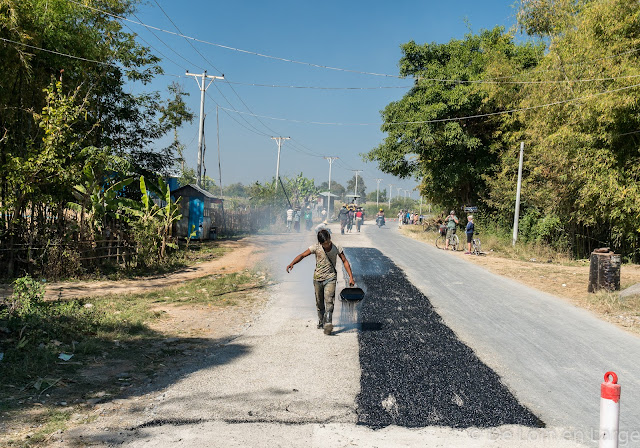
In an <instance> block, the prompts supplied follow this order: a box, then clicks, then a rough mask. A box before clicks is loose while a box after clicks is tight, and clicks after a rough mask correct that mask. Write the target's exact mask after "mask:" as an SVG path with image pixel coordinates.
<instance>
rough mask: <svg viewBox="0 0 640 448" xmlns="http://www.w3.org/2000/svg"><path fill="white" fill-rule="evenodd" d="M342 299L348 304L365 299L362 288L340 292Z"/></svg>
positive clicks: (346, 289)
mask: <svg viewBox="0 0 640 448" xmlns="http://www.w3.org/2000/svg"><path fill="white" fill-rule="evenodd" d="M340 298H341V299H342V300H346V301H347V302H359V301H361V300H362V299H364V291H363V290H362V288H344V289H343V290H342V291H340Z"/></svg>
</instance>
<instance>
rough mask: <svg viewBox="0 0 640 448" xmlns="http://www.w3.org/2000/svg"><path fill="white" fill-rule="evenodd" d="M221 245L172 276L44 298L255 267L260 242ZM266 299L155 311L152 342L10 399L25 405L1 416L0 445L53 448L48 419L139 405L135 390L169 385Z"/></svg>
mask: <svg viewBox="0 0 640 448" xmlns="http://www.w3.org/2000/svg"><path fill="white" fill-rule="evenodd" d="M221 246H224V247H225V248H226V249H227V250H228V251H227V252H226V253H225V254H224V255H222V256H221V257H219V258H217V259H215V260H212V261H207V262H203V263H200V264H197V265H195V266H192V267H189V268H185V269H182V270H180V271H178V272H175V273H171V274H167V275H159V276H154V277H148V278H143V279H137V280H125V281H97V282H60V283H55V284H50V285H48V287H47V296H48V297H49V298H58V297H61V298H74V297H96V296H103V295H108V294H125V293H139V292H149V291H151V290H154V289H156V290H157V289H160V288H165V287H167V286H172V285H177V284H179V283H182V282H184V281H186V280H191V279H195V278H199V277H204V276H208V275H213V274H229V273H234V272H239V271H243V270H246V269H251V268H254V267H255V266H256V264H259V263H261V259H262V254H263V253H264V250H263V247H262V246H261V245H260V243H259V240H258V239H253V238H245V239H242V240H239V241H227V242H221ZM267 300H268V292H267V290H265V289H257V290H251V291H250V292H245V293H240V294H237V297H236V299H234V303H235V304H234V305H227V306H213V305H211V306H208V305H203V304H180V303H176V304H162V305H158V306H157V307H156V308H154V311H158V312H160V313H162V314H163V315H162V317H161V318H160V319H156V320H154V321H152V322H150V323H149V324H148V325H149V326H150V327H151V329H152V330H155V331H157V332H158V333H159V335H160V337H159V338H156V339H153V340H146V341H141V342H135V341H131V342H129V343H121V342H119V341H113V343H114V345H113V349H110V350H109V351H108V352H105V353H103V355H102V356H97V357H94V358H92V359H90V360H84V362H83V363H82V364H81V363H77V364H80V365H82V367H80V368H79V369H78V370H77V371H76V372H75V373H71V372H69V373H67V374H65V376H64V378H65V379H64V382H65V384H62V383H61V384H59V385H58V386H56V387H54V388H52V389H50V390H48V391H47V392H46V394H45V395H42V394H38V393H37V392H35V393H34V392H27V391H25V392H24V393H22V392H18V390H16V395H15V397H16V398H15V399H17V400H20V401H21V402H24V405H21V407H20V409H18V410H16V411H14V412H11V414H5V415H4V418H5V421H4V422H2V423H1V424H0V428H2V430H1V431H0V446H40V447H45V446H51V444H53V445H54V446H60V445H59V443H60V440H61V439H62V438H63V434H64V433H63V432H62V431H57V430H55V429H53V432H51V431H49V430H46V429H44V428H46V427H47V425H48V424H50V421H51V417H50V415H51V413H52V412H68V413H71V419H70V420H68V421H67V422H66V423H65V424H64V426H66V428H70V427H72V426H76V425H79V424H82V423H84V422H87V421H91V420H93V419H95V418H96V417H97V416H104V415H107V414H109V413H113V412H115V410H116V409H117V408H119V407H124V406H130V405H131V406H136V405H139V404H140V401H139V400H140V399H141V398H142V397H141V396H140V392H138V391H139V390H140V388H143V387H144V385H145V384H157V385H159V387H160V385H162V384H165V383H168V382H170V381H171V380H172V378H173V377H174V376H175V375H176V374H177V373H176V372H179V371H180V370H181V369H184V368H187V369H188V368H189V366H190V365H191V364H194V363H197V360H198V359H202V358H203V357H204V355H206V354H208V353H210V351H211V350H215V349H216V348H217V347H220V346H222V345H224V344H226V343H228V342H229V341H231V340H233V339H234V338H235V337H236V336H237V335H239V334H241V333H242V331H243V330H244V328H246V326H247V325H250V322H251V321H252V320H253V319H255V316H256V315H257V314H258V313H259V312H260V311H261V310H262V309H263V307H264V306H265V304H266V303H267ZM72 363H73V362H71V363H69V364H72ZM87 383H89V384H90V386H89V388H87V386H86V385H85V384H87ZM80 384H83V386H81V385H80ZM72 385H73V386H72ZM22 406H24V407H22ZM1 420H2V418H0V421H1ZM43 430H44V434H43V433H42V431H43ZM43 436H44V440H42V439H43Z"/></svg>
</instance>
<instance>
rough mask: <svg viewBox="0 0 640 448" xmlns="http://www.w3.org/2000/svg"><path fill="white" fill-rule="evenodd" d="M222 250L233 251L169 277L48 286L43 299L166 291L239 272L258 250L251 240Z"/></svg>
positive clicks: (236, 243) (226, 243)
mask: <svg viewBox="0 0 640 448" xmlns="http://www.w3.org/2000/svg"><path fill="white" fill-rule="evenodd" d="M221 247H225V248H229V249H232V250H231V251H230V252H228V253H226V254H225V255H224V256H222V257H220V258H216V259H215V260H212V261H206V262H203V263H200V264H197V265H195V266H189V267H186V268H183V269H180V270H179V271H176V272H173V273H170V274H162V275H156V276H152V277H146V278H140V279H133V280H117V281H95V282H84V281H81V282H57V283H51V284H49V285H47V288H46V297H47V298H50V299H55V298H63V299H69V298H74V297H97V296H104V295H108V294H130V293H141V292H147V291H152V290H154V289H158V288H166V287H167V286H172V285H176V284H179V283H182V282H184V281H187V280H192V279H195V278H200V277H205V276H207V275H212V274H219V273H227V274H228V273H232V272H239V271H242V270H243V269H247V268H249V267H250V265H251V264H252V261H253V258H254V257H253V255H255V253H256V252H258V251H260V250H261V249H260V247H259V246H258V245H257V243H256V242H255V241H254V240H252V239H250V238H245V239H243V240H240V241H228V242H224V243H222V244H221Z"/></svg>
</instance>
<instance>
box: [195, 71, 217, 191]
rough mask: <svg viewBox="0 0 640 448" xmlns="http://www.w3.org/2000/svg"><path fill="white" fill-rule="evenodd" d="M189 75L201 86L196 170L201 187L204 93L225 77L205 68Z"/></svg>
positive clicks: (197, 180) (197, 181) (197, 182)
mask: <svg viewBox="0 0 640 448" xmlns="http://www.w3.org/2000/svg"><path fill="white" fill-rule="evenodd" d="M186 75H187V76H193V77H194V78H195V80H196V82H197V83H198V87H200V130H199V131H198V169H197V170H196V185H197V186H198V187H200V186H201V185H202V164H203V163H204V161H203V160H202V159H203V154H202V149H203V145H204V94H205V92H206V91H207V89H208V88H209V86H210V85H211V83H212V82H213V81H214V80H216V79H224V75H222V76H210V75H207V71H206V70H205V71H204V73H203V74H201V75H196V74H195V73H189V72H187V73H186ZM207 79H209V80H210V81H209V83H208V84H206V80H207Z"/></svg>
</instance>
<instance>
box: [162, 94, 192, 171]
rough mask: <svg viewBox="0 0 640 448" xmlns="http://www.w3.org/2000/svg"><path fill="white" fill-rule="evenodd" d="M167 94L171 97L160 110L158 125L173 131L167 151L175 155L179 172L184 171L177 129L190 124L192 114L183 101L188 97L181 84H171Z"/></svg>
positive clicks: (181, 147)
mask: <svg viewBox="0 0 640 448" xmlns="http://www.w3.org/2000/svg"><path fill="white" fill-rule="evenodd" d="M169 93H170V94H171V97H170V98H169V99H168V100H167V102H166V104H165V105H163V106H162V107H161V108H160V112H161V114H162V115H161V117H160V125H161V126H164V127H166V128H168V129H170V130H171V131H173V141H172V142H171V145H169V148H167V149H168V151H169V152H170V153H174V154H177V155H178V157H177V159H176V162H178V164H179V166H180V169H181V171H184V169H185V167H184V149H185V146H184V144H182V143H180V139H179V138H178V129H179V128H180V127H181V126H182V125H183V124H184V123H185V122H186V123H191V122H192V121H193V117H194V115H193V113H192V112H191V111H190V110H189V108H188V107H187V104H186V103H185V101H184V97H185V96H189V94H188V93H187V92H185V91H184V89H183V87H182V85H181V84H179V83H177V82H172V83H171V84H170V85H169Z"/></svg>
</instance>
